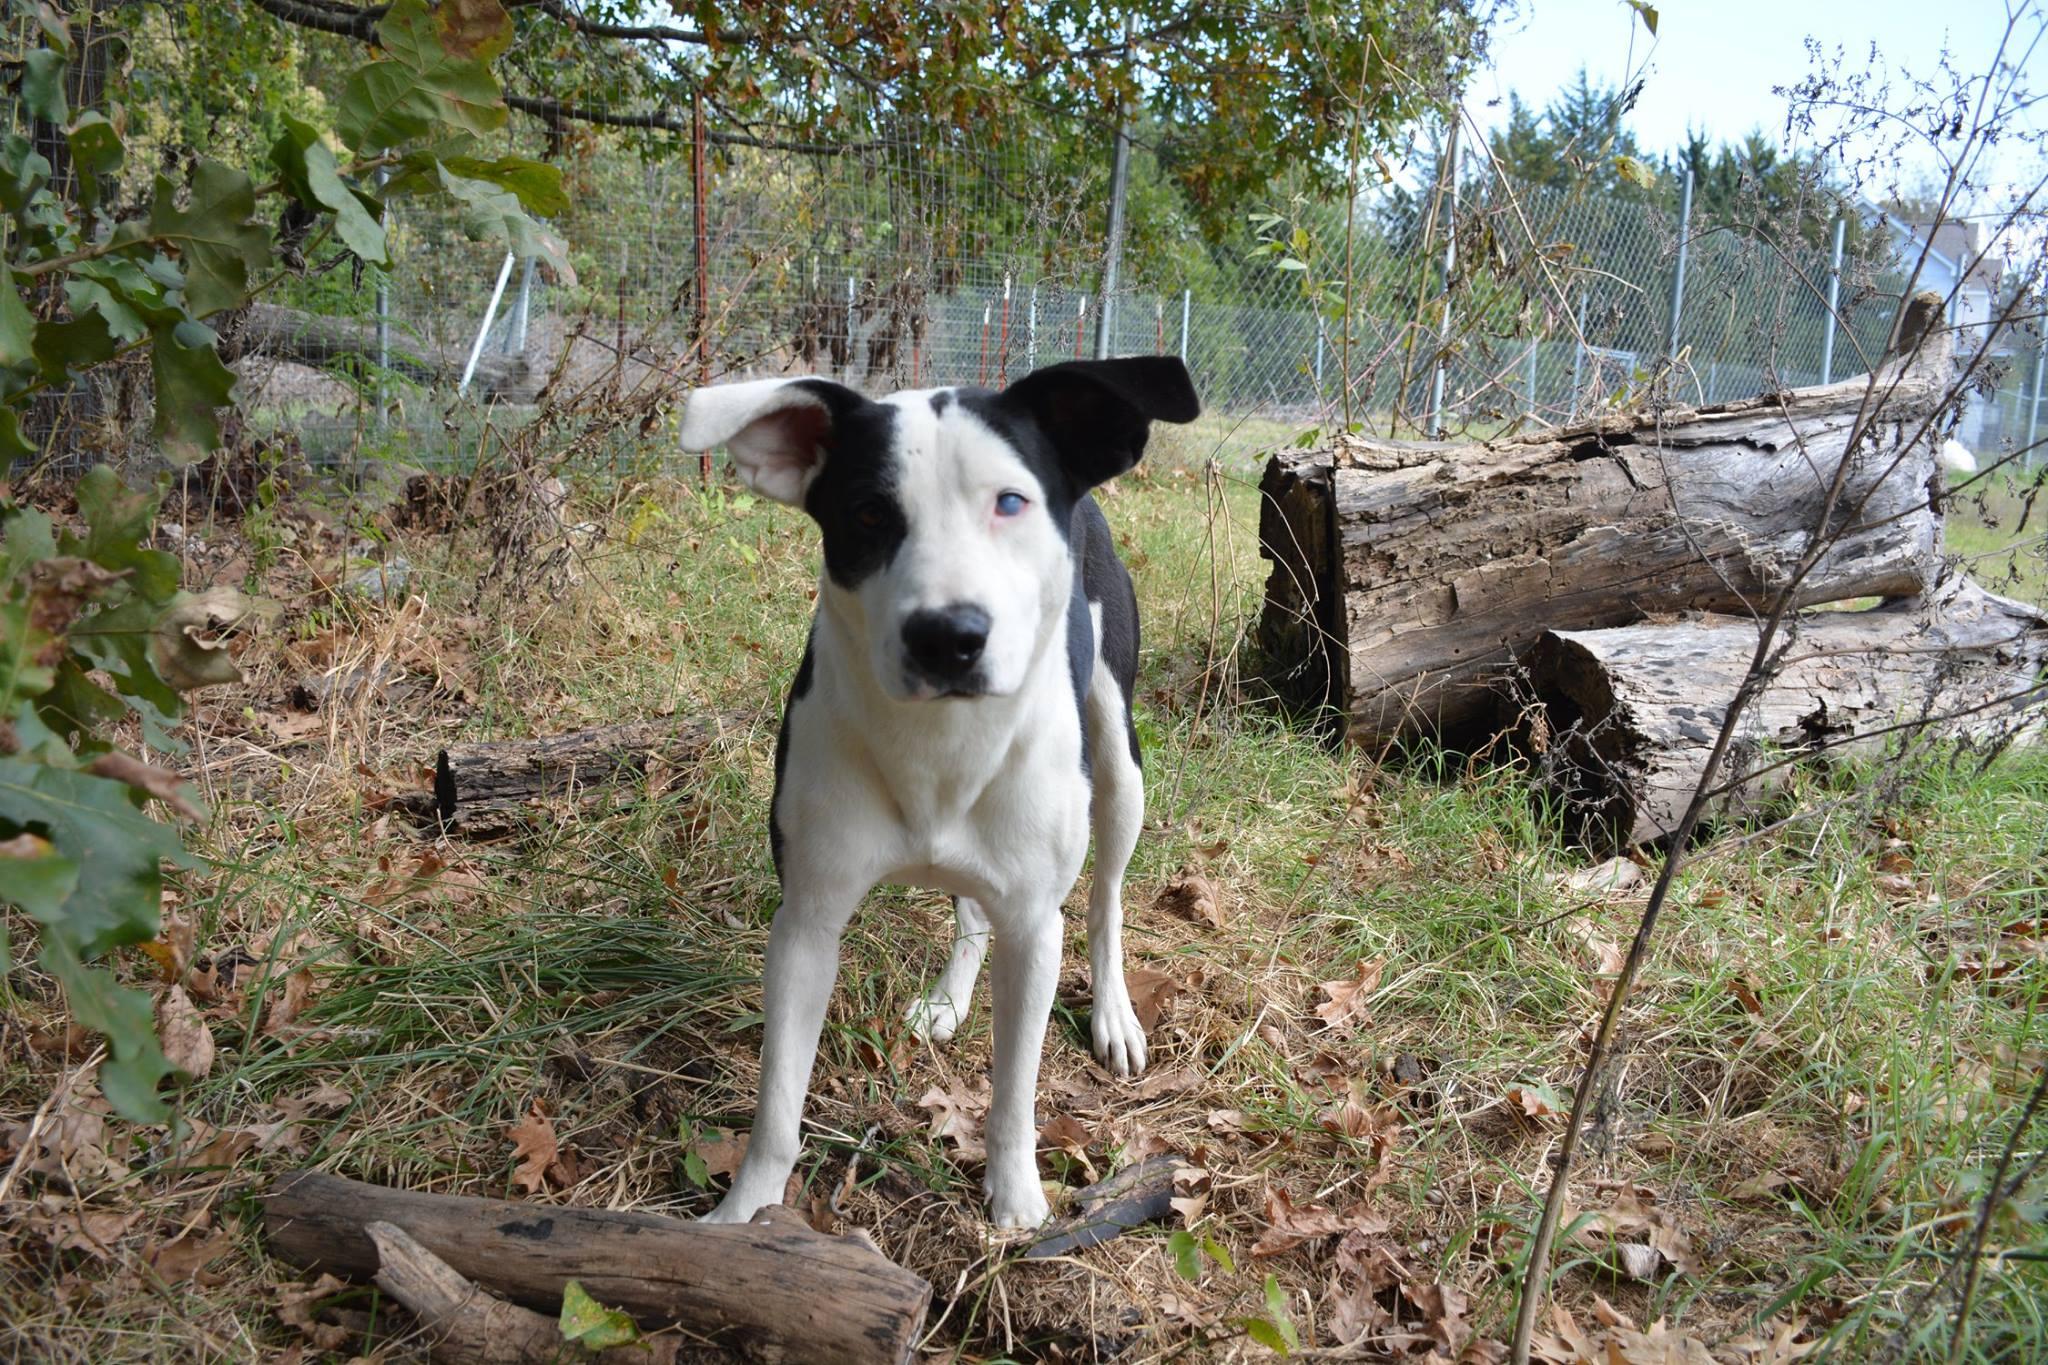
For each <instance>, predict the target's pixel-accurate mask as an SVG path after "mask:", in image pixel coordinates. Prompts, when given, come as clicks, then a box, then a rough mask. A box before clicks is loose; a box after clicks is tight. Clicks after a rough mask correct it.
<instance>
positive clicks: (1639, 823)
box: [1525, 576, 2048, 848]
mask: <svg viewBox="0 0 2048 1365" xmlns="http://www.w3.org/2000/svg"><path fill="white" fill-rule="evenodd" d="M1758 632H1759V626H1758V623H1757V622H1756V621H1755V620H1754V619H1753V618H1749V617H1730V616H1712V615H1709V616H1701V617H1697V618H1693V619H1686V620H1679V621H1672V622H1665V623H1657V624H1637V625H1631V626H1620V627H1615V628H1612V629H1607V630H1583V631H1566V630H1552V631H1544V632H1543V633H1542V634H1541V635H1540V636H1539V637H1538V639H1537V640H1536V642H1535V644H1534V645H1533V647H1532V648H1531V649H1530V651H1529V655H1528V678H1529V683H1530V686H1531V687H1532V688H1533V690H1534V692H1535V696H1536V699H1537V700H1538V701H1539V702H1540V703H1541V704H1542V709H1541V711H1540V713H1536V714H1532V715H1529V716H1526V717H1525V725H1526V726H1527V727H1528V729H1529V730H1530V731H1533V733H1529V734H1528V742H1529V747H1530V748H1531V749H1533V750H1535V751H1536V752H1537V753H1538V755H1539V756H1540V761H1541V766H1542V771H1543V772H1544V773H1545V775H1546V779H1547V781H1548V782H1549V784H1550V786H1551V787H1552V789H1553V791H1555V792H1556V793H1557V794H1558V795H1559V796H1560V797H1561V798H1562V799H1563V802H1564V803H1565V806H1566V809H1567V810H1568V811H1570V812H1571V813H1572V815H1573V816H1575V817H1576V821H1575V823H1577V824H1578V825H1579V826H1580V828H1581V831H1582V833H1584V834H1585V835H1586V836H1587V837H1588V838H1589V839H1590V841H1591V842H1593V843H1595V844H1604V845H1606V846H1608V847H1612V848H1625V847H1629V846H1632V845H1636V844H1644V843H1651V842H1654V841H1657V840H1660V839H1662V838H1663V837H1664V836H1665V834H1666V832H1667V831H1669V830H1670V829H1672V828H1673V827H1675V826H1676V825H1677V823H1678V820H1679V817H1680V816H1681V815H1682V814H1683V813H1684V811H1685V808H1686V806H1687V804H1688V803H1689V802H1690V801H1691V799H1692V794H1693V792H1694V790H1695V789H1696V788H1697V787H1698V785H1699V779H1700V775H1701V773H1702V772H1703V771H1704V770H1705V767H1706V761H1707V756H1708V754H1709V753H1710V752H1711V750H1712V748H1713V745H1714V740H1715V737H1716V736H1717V735H1718V734H1719V733H1720V729H1721V726H1722V723H1723V721H1724V720H1725V718H1726V715H1727V710H1726V708H1727V706H1728V705H1729V704H1730V703H1731V702H1732V701H1733V700H1734V697H1735V694H1736V691H1737V689H1738V688H1739V687H1740V685H1741V683H1742V679H1743V677H1744V676H1745V675H1746V674H1747V673H1748V671H1749V668H1750V664H1751V661H1752V659H1753V658H1754V657H1755V654H1756V646H1757V639H1758ZM1782 638H1783V639H1784V642H1785V643H1784V648H1783V650H1782V652H1781V653H1780V654H1778V655H1777V661H1776V665H1775V670H1774V672H1773V674H1772V680H1771V682H1770V684H1769V685H1768V686H1767V687H1766V688H1765V689H1764V690H1763V691H1762V692H1761V693H1760V694H1759V695H1758V696H1757V698H1756V699H1755V700H1754V701H1753V702H1751V703H1750V705H1749V707H1748V709H1747V710H1746V711H1745V712H1744V715H1743V718H1742V719H1741V721H1740V722H1739V727H1740V728H1739V729H1738V730H1737V732H1736V740H1735V743H1734V745H1733V747H1732V748H1731V749H1730V751H1729V758H1728V766H1727V767H1726V768H1725V769H1724V770H1723V773H1722V774H1721V775H1720V776H1719V777H1718V778H1717V785H1719V786H1727V787H1728V788H1729V790H1728V791H1727V793H1726V794H1725V795H1723V796H1722V797H1720V798H1719V799H1718V800H1717V801H1716V803H1715V805H1714V806H1713V807H1712V808H1710V811H1709V814H1710V815H1713V816H1717V817H1726V816H1729V815H1732V814H1740V813H1743V812H1746V811H1749V810H1751V809H1754V808H1755V806H1756V805H1757V803H1758V802H1759V801H1760V800H1762V799H1763V798H1764V797H1766V796H1767V795H1768V794H1769V793H1770V792H1772V791H1773V790H1775V789H1777V788H1778V787H1780V786H1782V785H1783V784H1784V783H1785V782H1786V781H1788V780H1789V779H1790V777H1791V776H1792V769H1791V768H1790V767H1789V766H1788V765H1786V764H1785V763H1784V760H1785V759H1786V758H1788V757H1796V756H1802V755H1804V756H1826V757H1829V758H1833V757H1836V756H1850V755H1857V754H1869V753H1873V752H1881V751H1882V749H1883V746H1884V745H1885V744H1886V743H1887V742H1888V741H1890V742H1897V741H1898V740H1899V739H1900V738H1902V736H1903V734H1904V733H1905V731H1903V730H1901V728H1900V727H1901V726H1905V727H1907V728H1908V729H1920V728H1922V726H1923V723H1924V725H1925V727H1927V728H1931V729H1932V731H1933V732H1934V733H1936V734H1940V735H1943V736H1947V737H1951V738H1958V739H1965V740H1969V741H1972V742H1975V743H1978V744H1984V745H1993V744H2003V743H2008V742H2011V741H2012V740H2014V739H2019V738H2028V737H2031V736H2033V735H2035V734H2037V733H2038V730H2039V727H2040V718H2041V709H2042V705H2043V701H2044V691H2043V684H2042V670H2043V667H2044V665H2048V616H2044V615H2043V614H2042V613H2041V612H2040V611H2039V610H2037V609H2035V608H2033V607H2030V606H2027V605H2025V604H2023V603H2019V602H2014V601H2011V600H2009V599H2007V598H2003V597H1999V596H1997V595H1995V594H1993V593H1989V592H1986V591H1984V590H1983V589H1981V588H1979V587H1977V586H1976V585H1975V584H1973V583H1971V582H1970V581H1969V580H1968V579H1966V578H1962V577H1960V576H1958V577H1955V578H1952V579H1949V580H1946V581H1945V582H1943V583H1942V584H1941V585H1940V586H1939V587H1938V588H1937V589H1936V590H1935V591H1934V592H1932V593H1930V594H1929V595H1928V596H1927V597H1926V598H1925V599H1923V600H1915V601H1903V602H1898V603H1893V604H1890V605H1887V606H1883V607H1876V608H1872V609H1870V610H1868V611H1835V612H1811V613H1808V614H1806V615H1805V616H1804V617H1803V618H1801V619H1799V620H1798V621H1797V622H1796V623H1795V625H1794V626H1793V628H1792V629H1791V631H1790V632H1789V633H1788V635H1786V636H1785V637H1782ZM1745 779H1746V780H1745Z"/></svg>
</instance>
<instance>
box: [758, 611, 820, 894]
mask: <svg viewBox="0 0 2048 1365" xmlns="http://www.w3.org/2000/svg"><path fill="white" fill-rule="evenodd" d="M817 634H818V628H817V625H816V624H815V623H813V624H812V626H811V635H810V638H808V639H806V640H805V641H804V661H803V662H802V663H800V664H798V665H797V666H796V680H795V681H794V682H792V683H791V684H790V685H789V696H788V697H786V698H784V699H783V703H782V728H781V729H779V730H777V731H776V732H775V790H774V791H773V792H772V793H771V794H770V795H769V797H768V856H769V858H770V859H771V860H772V861H773V862H774V864H775V877H776V880H777V881H780V880H781V879H782V821H781V820H780V819H779V818H778V817H777V816H776V813H775V808H776V806H777V804H778V803H780V801H781V799H782V767H783V764H784V763H785V762H786V761H787V760H788V758H789V713H790V712H791V711H793V710H795V709H796V704H797V701H798V699H799V698H801V697H802V696H803V695H804V694H805V693H807V692H809V691H810V690H811V666H812V665H811V648H812V643H813V641H814V640H815V639H816V638H817Z"/></svg>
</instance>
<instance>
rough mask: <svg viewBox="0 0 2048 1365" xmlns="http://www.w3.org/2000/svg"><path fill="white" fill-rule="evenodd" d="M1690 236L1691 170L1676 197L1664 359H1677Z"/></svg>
mask: <svg viewBox="0 0 2048 1365" xmlns="http://www.w3.org/2000/svg"><path fill="white" fill-rule="evenodd" d="M1691 237H1692V171H1691V170H1690V169H1688V170H1687V171H1686V173H1685V189H1684V190H1683V191H1681V192H1680V194H1679V199H1678V268H1677V269H1675V270H1674V271H1672V272H1671V345H1670V348H1669V349H1668V350H1667V351H1666V352H1665V353H1664V358H1665V359H1666V360H1676V359H1678V329H1679V327H1680V325H1681V324H1683V322H1684V321H1685V250H1686V247H1687V246H1688V245H1689V243H1690V239H1691Z"/></svg>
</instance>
